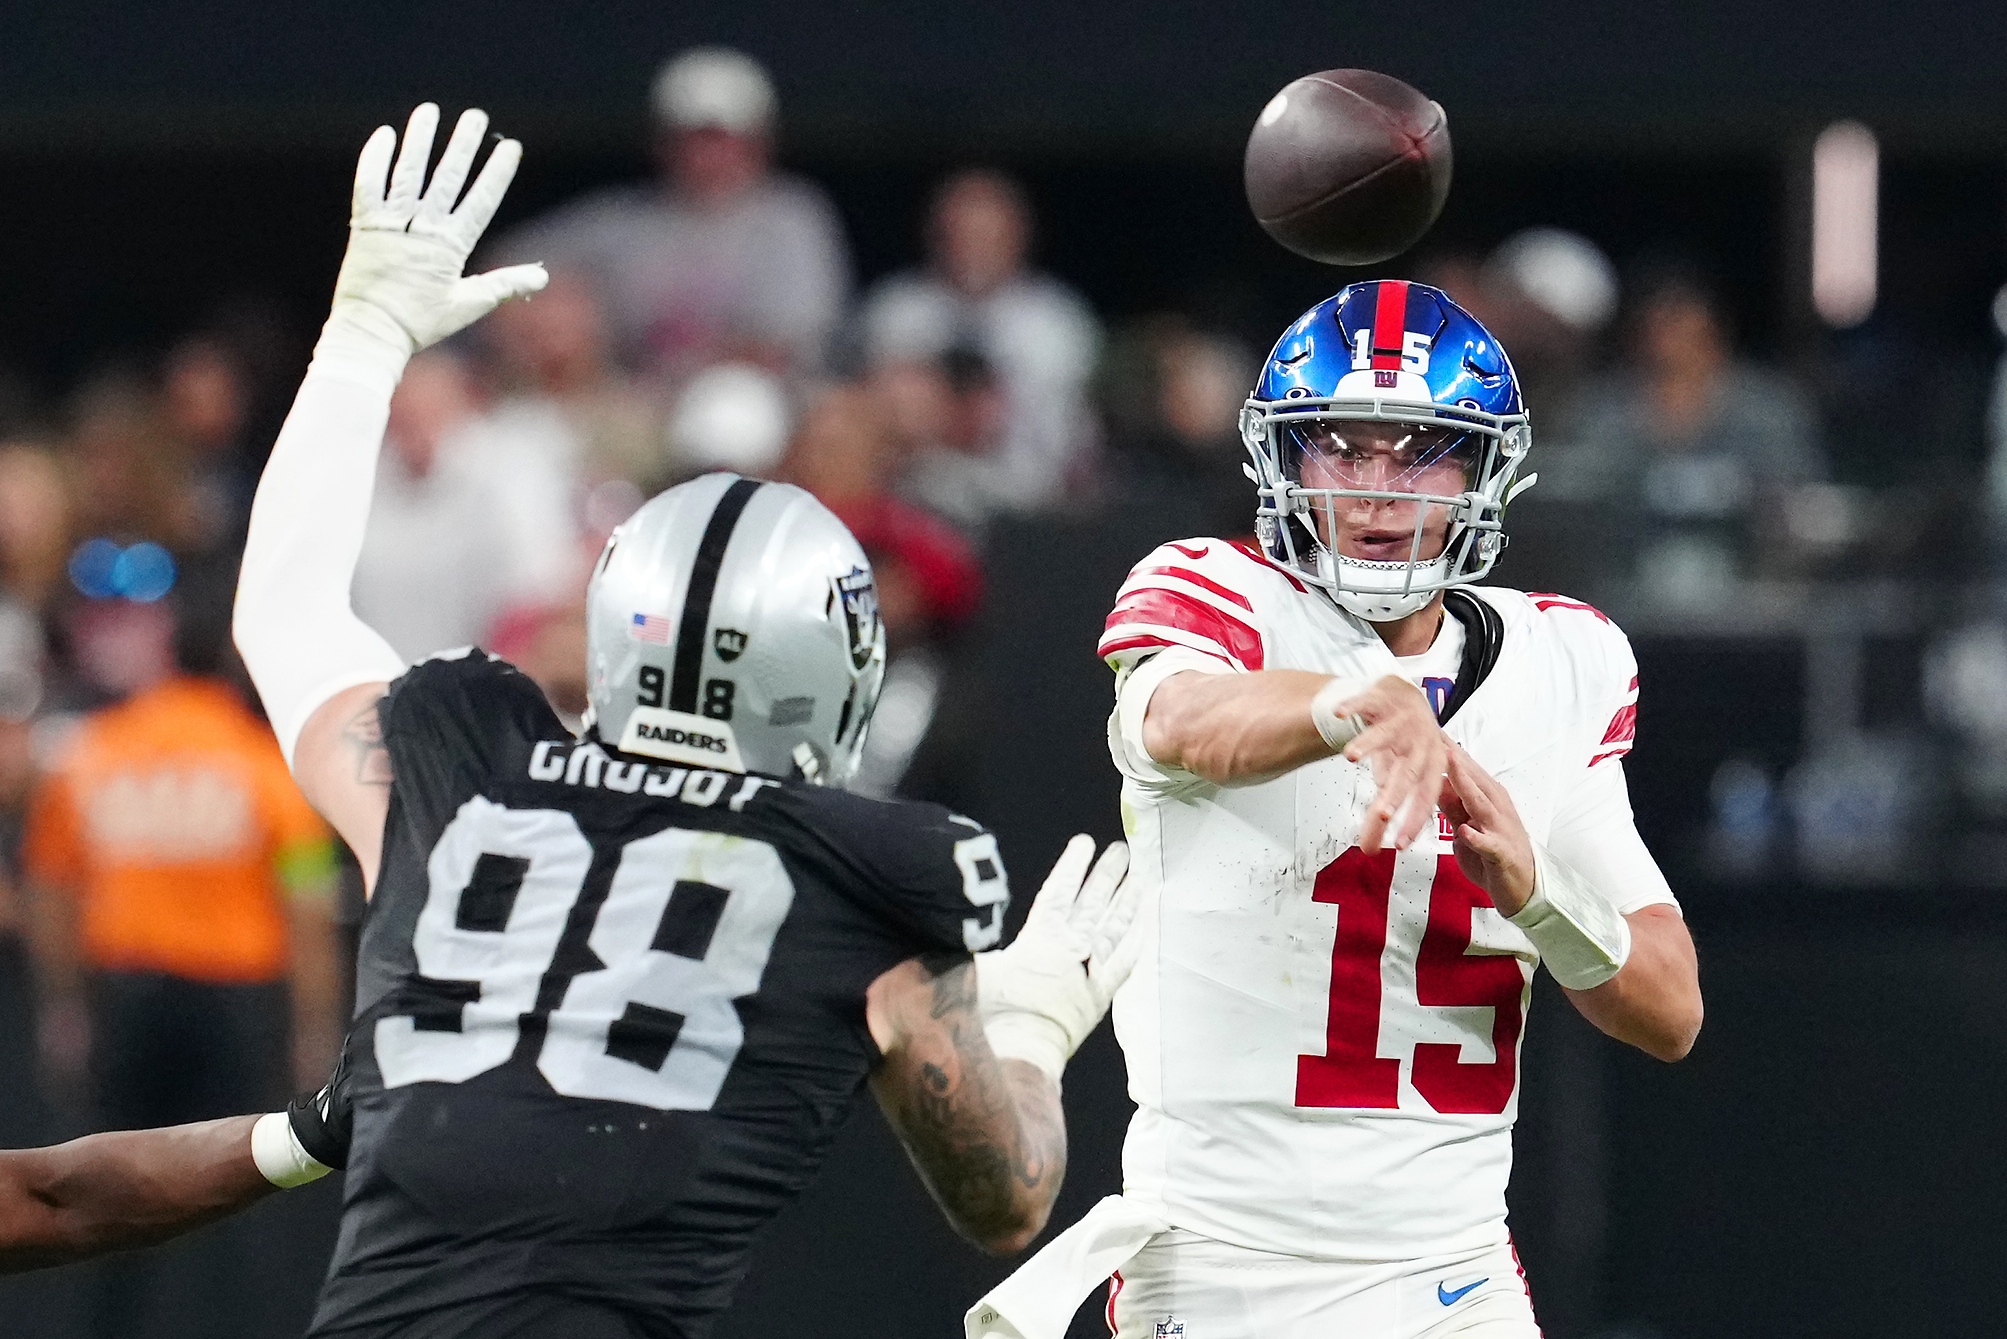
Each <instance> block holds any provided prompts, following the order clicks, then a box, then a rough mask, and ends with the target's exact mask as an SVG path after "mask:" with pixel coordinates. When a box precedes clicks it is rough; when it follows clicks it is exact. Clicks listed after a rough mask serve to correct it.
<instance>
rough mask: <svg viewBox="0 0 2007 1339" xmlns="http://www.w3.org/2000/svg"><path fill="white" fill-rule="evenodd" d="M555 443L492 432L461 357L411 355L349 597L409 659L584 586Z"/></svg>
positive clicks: (462, 641)
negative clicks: (516, 608)
mask: <svg viewBox="0 0 2007 1339" xmlns="http://www.w3.org/2000/svg"><path fill="white" fill-rule="evenodd" d="M557 456H558V452H557V449H556V448H553V446H552V444H551V443H550V442H548V441H544V440H542V439H535V438H532V437H529V436H526V435H523V434H509V433H505V432H501V431H498V430H497V428H496V426H495V424H494V423H493V422H492V421H490V420H489V419H487V418H486V417H485V416H484V415H483V414H482V413H481V412H480V405H479V403H478V402H477V400H476V398H475V389H474V385H473V382H472V380H471V378H470V377H469V375H468V371H467V368H466V366H465V364H463V363H462V362H461V360H460V358H459V357H458V356H457V355H455V354H453V353H451V352H448V351H445V350H440V349H432V350H428V351H427V352H425V353H422V354H420V355H419V356H418V357H416V358H414V359H412V361H411V365H410V367H409V368H408V369H407V370H406V372H405V374H404V380H403V381H402V382H401V383H400V384H399V386H398V388H397V394H396V395H395V396H394V397H392V399H391V402H390V420H389V424H388V426H387V427H386V428H385V431H384V450H383V455H382V458H381V459H380V461H379V462H378V465H377V472H376V493H375V496H374V498H373V499H372V501H371V503H370V513H369V528H368V529H367V531H365V533H364V536H363V546H362V555H361V557H360V559H359V560H358V562H357V564H356V572H355V587H354V594H355V607H356V612H357V613H358V614H360V615H361V616H362V619H363V621H364V622H366V623H368V624H369V625H370V626H371V627H373V628H375V629H376V630H377V631H378V632H380V633H382V634H383V636H384V638H385V640H387V641H388V642H389V643H390V644H391V645H392V646H393V647H395V648H396V650H397V652H398V654H399V655H402V656H404V657H406V658H407V659H409V660H412V661H417V660H421V659H423V658H424V657H426V656H429V655H432V654H433V653H435V652H438V651H443V650H446V649H448V648H450V647H455V646H468V645H473V644H475V643H477V642H480V641H481V640H483V639H484V638H485V637H486V636H487V633H488V628H489V626H490V624H492V623H493V622H494V620H495V619H496V618H498V617H500V616H501V615H502V613H503V612H504V611H505V610H507V609H509V608H511V607H512V606H514V605H516V604H518V603H525V602H526V603H531V604H540V603H544V602H547V601H553V600H558V599H562V598H564V597H565V596H566V595H568V594H569V593H571V591H572V590H573V589H574V588H575V587H578V588H582V584H583V567H582V564H583V563H584V562H585V561H587V560H586V558H585V557H584V555H582V553H581V552H580V540H579V534H578V530H577V525H576V522H575V520H574V498H573V489H572V481H571V478H570V477H569V475H568V473H567V470H566V468H565V463H564V462H563V461H562V460H561V459H559V458H557Z"/></svg>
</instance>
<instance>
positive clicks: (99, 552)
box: [70, 539, 119, 600]
mask: <svg viewBox="0 0 2007 1339" xmlns="http://www.w3.org/2000/svg"><path fill="white" fill-rule="evenodd" d="M118 560H119V547H118V545H116V544H114V543H112V542H111V541H110V540H109V539H87V540H85V541H84V542H83V543H81V544H79V545H77V548H76V552H74V553H72V554H71V555H70V584H72V585H74V586H75V587H76V588H77V590H78V591H79V592H80V593H81V594H83V595H85V596H87V597H89V598H90V599H93V600H109V599H111V598H112V597H113V596H115V595H117V594H118V593H119V591H118V585H117V578H116V577H115V576H114V575H113V572H114V570H115V569H116V568H117V566H118Z"/></svg>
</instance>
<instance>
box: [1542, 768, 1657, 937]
mask: <svg viewBox="0 0 2007 1339" xmlns="http://www.w3.org/2000/svg"><path fill="white" fill-rule="evenodd" d="M1546 846H1547V849H1548V850H1549V851H1552V852H1553V853H1554V854H1555V855H1556V856H1558V857H1559V858H1561V859H1562V860H1565V861H1567V862H1568V865H1569V867H1570V868H1572V869H1573V870H1574V871H1575V873H1577V874H1579V875H1580V876H1581V877H1582V878H1583V879H1585V880H1587V881H1588V882H1589V883H1590V884H1591V885H1592V886H1594V887H1595V889H1596V890H1597V891H1598V892H1600V893H1602V895H1603V896H1604V897H1606V898H1608V899H1609V900H1610V903H1611V905H1613V906H1615V907H1616V909H1617V910H1618V911H1619V912H1621V913H1622V914H1624V915H1626V916H1628V915H1629V914H1630V913H1632V912H1633V911H1637V910H1638V909H1640V908H1642V907H1649V906H1670V907H1671V908H1673V910H1675V911H1677V910H1679V901H1678V899H1677V898H1675V897H1674V896H1673V892H1672V887H1671V885H1669V884H1668V883H1667V882H1666V876H1665V875H1664V874H1662V873H1660V872H1659V864H1658V861H1656V860H1654V859H1653V858H1652V853H1651V852H1650V851H1649V850H1647V849H1646V848H1645V842H1644V838H1642V837H1640V836H1639V835H1638V826H1637V824H1636V823H1635V822H1634V821H1632V818H1631V796H1630V791H1629V789H1628V788H1627V787H1626V786H1625V784H1624V768H1623V763H1622V762H1621V761H1619V760H1618V759H1616V758H1610V759H1607V760H1605V761H1603V762H1599V763H1597V764H1596V765H1595V766H1594V767H1591V768H1589V769H1588V770H1587V772H1586V773H1585V774H1584V775H1583V777H1582V780H1581V782H1580V783H1579V784H1577V785H1576V787H1575V789H1574V790H1573V791H1572V792H1571V793H1570V794H1569V796H1568V797H1567V798H1566V799H1565V800H1563V801H1562V802H1561V808H1560V812H1558V813H1557V814H1555V816H1554V826H1553V828H1552V829H1550V830H1549V832H1548V834H1547V842H1546Z"/></svg>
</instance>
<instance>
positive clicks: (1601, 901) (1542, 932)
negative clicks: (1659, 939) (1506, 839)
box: [1510, 845, 1631, 990]
mask: <svg viewBox="0 0 2007 1339" xmlns="http://www.w3.org/2000/svg"><path fill="white" fill-rule="evenodd" d="M1533 868H1534V882H1533V896H1532V897H1530V898H1528V899H1527V900H1526V905H1525V906H1523V907H1521V908H1520V909H1519V913H1518V914H1517V915H1515V916H1513V917H1511V918H1510V919H1511V921H1512V923H1513V924H1514V925H1516V926H1518V927H1519V928H1520V929H1521V930H1523V931H1525V933H1526V937H1527V938H1528V939H1530V940H1532V941H1533V947H1535V948H1537V949H1539V950H1540V960H1541V961H1542V962H1544V963H1546V964H1547V970H1548V971H1549V972H1550V973H1551V974H1552V975H1553V977H1554V979H1555V980H1556V981H1559V982H1560V983H1561V984H1562V985H1564V986H1566V987H1567V988H1568V989H1570V990H1593V989H1595V988H1596V987H1597V986H1600V985H1602V984H1603V983H1604V982H1605V981H1608V980H1609V979H1610V978H1611V977H1613V976H1615V975H1616V974H1617V973H1618V972H1620V971H1622V970H1623V969H1624V963H1625V962H1626V961H1627V960H1629V958H1630V956H1631V926H1630V922H1628V921H1626V920H1625V919H1624V918H1623V916H1622V915H1621V914H1620V913H1619V912H1618V911H1617V909H1616V907H1615V906H1613V905H1611V903H1610V899H1609V898H1607V897H1605V896H1603V894H1602V893H1600V892H1598V891H1597V890H1596V888H1595V886H1594V885H1592V884H1591V883H1590V882H1589V881H1588V880H1587V879H1585V878H1583V877H1582V876H1581V875H1580V874H1577V873H1576V872H1575V871H1574V870H1572V869H1570V868H1569V867H1568V865H1567V864H1566V863H1564V862H1563V861H1560V860H1557V859H1556V858H1555V857H1553V856H1551V855H1549V854H1548V853H1547V852H1546V851H1545V850H1543V849H1541V848H1540V847H1539V846H1538V845H1536V846H1534V848H1533Z"/></svg>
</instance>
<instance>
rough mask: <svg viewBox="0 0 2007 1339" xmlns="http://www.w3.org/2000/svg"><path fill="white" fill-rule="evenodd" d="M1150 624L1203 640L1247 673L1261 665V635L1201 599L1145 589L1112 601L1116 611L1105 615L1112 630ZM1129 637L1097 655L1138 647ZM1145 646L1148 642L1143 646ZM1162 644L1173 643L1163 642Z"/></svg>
mask: <svg viewBox="0 0 2007 1339" xmlns="http://www.w3.org/2000/svg"><path fill="white" fill-rule="evenodd" d="M1136 624H1142V625H1143V626H1144V627H1145V628H1147V627H1148V626H1149V625H1151V624H1155V625H1157V626H1158V627H1164V628H1176V629H1177V630H1178V631H1179V632H1188V633H1190V634H1191V635H1193V636H1194V637H1204V638H1206V639H1208V640H1210V641H1214V642H1217V643H1219V644H1220V645H1221V646H1223V647H1225V648H1226V649H1227V651H1228V653H1229V654H1231V655H1232V656H1233V658H1234V659H1236V660H1238V661H1240V663H1241V664H1242V665H1244V666H1246V667H1247V668H1248V669H1250V670H1258V669H1260V668H1261V666H1262V651H1261V634H1260V633H1258V632H1256V631H1255V630H1254V629H1253V628H1251V627H1249V626H1248V625H1247V624H1245V623H1243V622H1241V621H1240V620H1239V619H1237V618H1235V617H1233V616H1232V615H1231V614H1228V613H1227V612H1225V611H1224V610H1221V609H1218V608H1215V607H1214V606H1212V605H1210V604H1207V603H1206V602H1205V601H1204V600H1201V599H1198V598H1196V597H1194V596H1190V595H1182V594H1179V593H1178V592H1177V591H1169V590H1163V589H1160V588H1158V587H1154V586H1148V587H1145V588H1143V589H1142V590H1134V591H1130V592H1129V593H1128V594H1127V595H1124V596H1123V597H1122V598H1121V599H1120V600H1117V601H1116V602H1115V608H1114V609H1113V610H1112V611H1110V613H1109V615H1108V622H1107V627H1108V629H1109V630H1111V631H1112V630H1113V629H1115V628H1118V627H1122V626H1124V625H1132V626H1133V625H1136ZM1140 635H1145V634H1132V638H1131V639H1130V640H1126V641H1125V642H1123V643H1122V644H1121V645H1119V646H1118V645H1115V644H1112V643H1104V644H1103V645H1102V647H1101V648H1100V653H1101V654H1102V655H1104V656H1106V655H1109V654H1112V653H1113V652H1115V651H1117V650H1125V649H1127V648H1128V647H1129V646H1133V645H1136V644H1138V643H1137V642H1136V641H1135V640H1134V637H1135V636H1140ZM1145 644H1147V643H1145ZM1164 644H1165V645H1167V646H1169V645H1173V643H1170V642H1165V643H1164Z"/></svg>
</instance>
